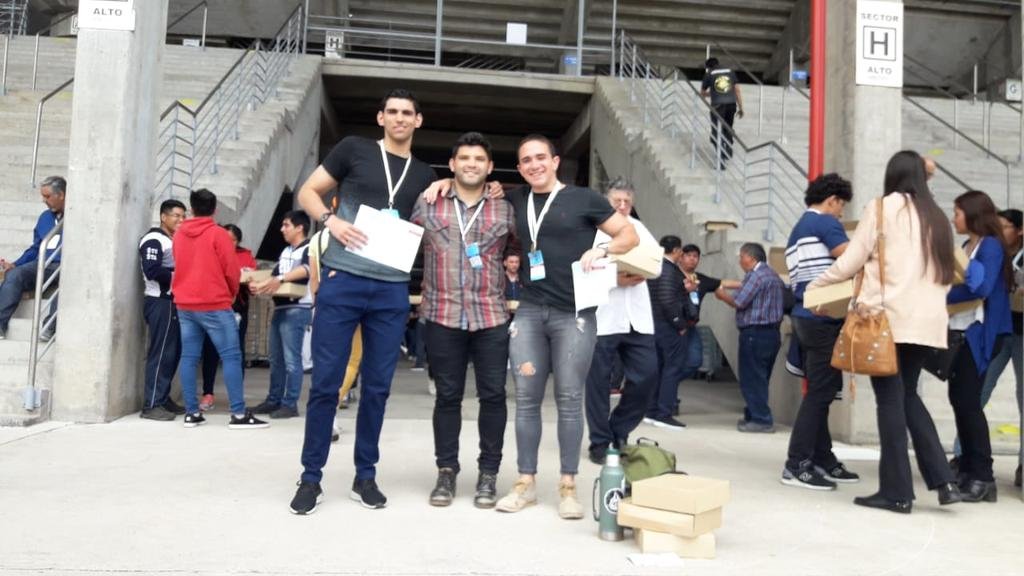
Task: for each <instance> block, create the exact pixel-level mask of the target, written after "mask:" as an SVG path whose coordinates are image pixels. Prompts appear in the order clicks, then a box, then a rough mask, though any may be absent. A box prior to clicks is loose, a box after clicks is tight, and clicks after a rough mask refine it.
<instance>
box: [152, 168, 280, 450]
mask: <svg viewBox="0 0 1024 576" xmlns="http://www.w3.org/2000/svg"><path fill="white" fill-rule="evenodd" d="M189 204H190V205H191V207H192V215H193V218H191V219H189V220H186V221H185V222H183V223H182V224H181V226H179V227H178V231H177V233H176V234H175V243H174V248H173V249H174V263H175V270H174V280H173V281H172V282H171V292H172V293H173V294H174V304H175V306H177V308H178V319H179V321H180V323H181V364H180V365H179V367H178V376H179V378H180V379H181V391H182V395H183V396H184V399H185V427H186V428H195V427H196V426H199V425H200V424H203V423H204V422H206V419H205V418H203V413H202V412H200V411H199V403H198V402H197V401H196V368H197V367H198V365H199V357H200V356H201V355H202V351H203V337H204V335H209V336H210V340H212V341H213V345H214V347H215V348H217V353H218V354H220V357H221V359H222V360H223V361H224V382H225V384H226V385H227V388H228V401H229V402H230V403H231V421H230V422H229V423H228V428H231V429H232V430H245V429H250V428H266V427H267V426H269V424H267V423H266V422H264V421H262V420H258V419H257V418H255V417H254V416H253V415H252V414H251V413H250V412H248V411H247V410H246V409H245V398H244V394H243V385H242V349H241V346H239V343H238V323H237V322H236V321H235V313H234V311H232V309H231V303H232V302H234V300H235V296H236V295H237V294H238V283H239V280H240V279H241V268H240V267H239V265H238V257H237V256H236V255H235V245H234V242H232V240H231V235H230V234H228V232H227V231H226V230H224V229H223V228H221V227H220V226H218V225H217V222H215V221H214V219H213V214H214V212H215V211H216V210H217V196H215V195H214V193H213V192H210V191H209V190H207V189H205V188H203V189H200V190H193V191H192V194H191V195H190V196H189Z"/></svg>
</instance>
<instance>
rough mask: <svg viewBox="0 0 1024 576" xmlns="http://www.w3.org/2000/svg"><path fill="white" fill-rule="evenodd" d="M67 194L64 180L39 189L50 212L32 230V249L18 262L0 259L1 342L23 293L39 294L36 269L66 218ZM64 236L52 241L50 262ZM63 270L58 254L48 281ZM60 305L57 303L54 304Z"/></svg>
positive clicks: (47, 334)
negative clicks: (1, 275) (45, 241)
mask: <svg viewBox="0 0 1024 576" xmlns="http://www.w3.org/2000/svg"><path fill="white" fill-rule="evenodd" d="M66 191H67V182H66V181H65V180H64V179H63V178H61V177H60V176H50V177H49V178H47V179H46V180H43V182H42V184H40V185H39V194H40V195H41V196H42V197H43V203H45V204H46V210H44V211H43V213H42V214H40V215H39V220H37V221H36V227H35V228H34V229H33V230H32V245H31V246H29V247H28V249H27V250H25V252H24V253H23V254H22V255H21V257H19V258H18V259H17V260H15V261H14V262H8V261H7V260H4V259H0V269H3V271H4V281H3V283H2V284H0V340H3V339H4V338H6V337H7V325H8V323H9V322H10V321H11V316H13V315H14V311H15V310H17V308H18V303H19V302H21V295H22V293H23V292H26V291H29V290H35V287H36V265H37V260H38V258H39V249H40V244H41V243H42V241H43V238H45V237H46V235H47V234H49V233H50V230H52V229H53V227H54V226H56V225H57V222H59V221H60V220H61V218H63V217H64V195H65V192H66ZM60 243H61V235H60V234H58V235H56V236H54V237H53V238H51V239H50V241H49V243H48V244H47V246H46V257H47V258H49V257H50V254H52V253H53V251H54V250H56V249H57V248H58V247H60ZM58 266H60V255H59V254H58V255H57V256H56V257H55V258H54V259H53V262H50V265H49V266H47V267H46V274H45V275H44V278H46V277H49V275H51V274H53V273H54V272H55V271H56V270H57V267H58ZM54 305H56V302H54ZM55 311H56V307H55V306H53V307H51V309H50V314H51V315H52V314H53V313H54V312H55ZM55 329H56V326H50V327H49V328H48V330H47V332H45V333H43V334H40V337H41V338H42V339H44V340H47V339H49V338H50V337H52V336H53V330H55Z"/></svg>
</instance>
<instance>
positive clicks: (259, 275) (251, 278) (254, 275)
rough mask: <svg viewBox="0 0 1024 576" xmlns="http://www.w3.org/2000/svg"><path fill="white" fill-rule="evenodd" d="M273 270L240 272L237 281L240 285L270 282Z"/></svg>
mask: <svg viewBox="0 0 1024 576" xmlns="http://www.w3.org/2000/svg"><path fill="white" fill-rule="evenodd" d="M273 272H274V271H273V270H242V277H241V280H239V283H240V284H249V283H252V282H263V281H264V280H270V275H271V274H272V273H273Z"/></svg>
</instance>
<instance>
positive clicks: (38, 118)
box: [29, 76, 75, 188]
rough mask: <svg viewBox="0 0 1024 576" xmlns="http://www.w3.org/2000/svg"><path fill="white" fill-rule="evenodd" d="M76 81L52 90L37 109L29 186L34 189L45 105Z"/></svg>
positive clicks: (42, 99) (67, 82) (40, 101)
mask: <svg viewBox="0 0 1024 576" xmlns="http://www.w3.org/2000/svg"><path fill="white" fill-rule="evenodd" d="M74 81H75V77H74V76H72V77H71V78H68V79H67V80H65V81H64V83H63V84H61V85H60V86H57V87H56V88H54V89H53V90H51V91H50V92H49V93H48V94H46V95H45V96H43V97H42V98H40V99H39V104H38V105H37V107H36V134H35V138H34V139H33V141H32V176H31V177H30V178H29V184H31V185H32V187H33V188H35V186H36V166H37V164H38V163H39V137H40V133H41V132H42V127H43V105H45V104H46V103H47V102H48V101H49V100H50V99H51V98H53V97H54V96H56V95H57V94H60V93H61V92H63V91H64V89H65V88H67V87H68V86H70V85H71V83H72V82H74Z"/></svg>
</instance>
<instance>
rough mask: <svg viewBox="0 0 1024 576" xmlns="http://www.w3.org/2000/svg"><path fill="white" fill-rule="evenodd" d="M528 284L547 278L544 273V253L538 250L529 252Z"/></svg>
mask: <svg viewBox="0 0 1024 576" xmlns="http://www.w3.org/2000/svg"><path fill="white" fill-rule="evenodd" d="M529 257H530V282H536V281H538V280H543V279H544V278H545V277H547V274H546V273H545V272H544V253H543V252H541V251H540V250H534V251H533V252H530V254H529Z"/></svg>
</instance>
